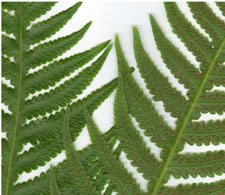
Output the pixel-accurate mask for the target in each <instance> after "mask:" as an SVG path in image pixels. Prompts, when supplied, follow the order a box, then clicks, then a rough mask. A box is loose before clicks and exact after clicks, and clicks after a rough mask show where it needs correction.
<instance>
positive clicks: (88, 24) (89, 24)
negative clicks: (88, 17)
mask: <svg viewBox="0 0 225 195" xmlns="http://www.w3.org/2000/svg"><path fill="white" fill-rule="evenodd" d="M91 24H92V21H90V22H88V23H87V24H86V25H85V26H84V28H87V29H89V27H90V26H91Z"/></svg>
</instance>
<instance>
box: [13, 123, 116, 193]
mask: <svg viewBox="0 0 225 195" xmlns="http://www.w3.org/2000/svg"><path fill="white" fill-rule="evenodd" d="M114 134H115V132H114V128H113V127H112V128H111V129H110V130H108V131H107V132H106V133H105V134H103V137H104V139H105V140H106V141H107V142H108V143H109V145H110V147H111V148H113V147H114V144H115V143H114V144H113V143H112V142H111V139H113V138H114V136H115V135H114ZM77 155H78V158H79V159H80V161H81V163H82V165H83V166H84V168H85V170H86V171H87V175H88V176H89V177H90V179H91V181H93V184H94V185H95V186H96V189H97V190H98V191H102V190H103V188H104V185H105V184H106V182H107V178H106V172H104V171H103V170H101V166H99V160H98V159H97V155H96V153H95V151H94V149H93V145H90V146H88V147H87V148H85V149H83V150H82V151H77ZM54 172H55V175H56V180H57V184H58V186H59V189H60V191H61V193H62V194H68V195H69V194H71V193H72V194H73V193H74V183H73V182H72V181H73V180H72V177H71V169H70V167H68V161H67V160H66V161H64V162H62V163H60V164H59V165H58V166H57V167H55V168H54ZM49 179H50V171H47V173H46V174H44V173H42V174H41V175H40V177H35V178H34V180H29V181H28V182H24V183H22V184H18V185H16V186H15V192H14V193H15V194H16V195H22V194H24V193H25V192H29V193H31V194H32V193H33V194H35V193H36V194H41V193H43V194H48V193H49ZM39 186H40V188H39Z"/></svg>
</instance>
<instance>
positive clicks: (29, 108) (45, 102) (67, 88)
mask: <svg viewBox="0 0 225 195" xmlns="http://www.w3.org/2000/svg"><path fill="white" fill-rule="evenodd" d="M110 50H111V46H109V47H108V48H107V49H106V50H105V51H104V53H103V54H102V55H101V56H100V57H99V58H98V59H97V60H96V61H95V62H94V63H93V64H92V65H91V66H90V67H87V68H85V69H84V70H83V71H82V72H81V73H79V74H78V75H77V76H76V77H74V78H73V79H70V80H68V81H66V82H65V83H64V84H63V85H61V86H59V87H58V88H56V89H54V90H51V91H50V92H49V93H46V94H44V95H42V96H40V95H39V96H38V97H34V98H32V99H31V100H28V101H27V102H26V104H25V109H24V112H25V113H24V114H25V115H26V116H27V118H31V117H32V116H35V117H38V115H44V114H45V113H46V112H51V111H52V110H58V109H59V106H61V107H65V106H66V105H67V104H68V103H70V101H71V99H72V98H74V99H75V98H76V97H77V95H80V94H81V93H82V91H83V90H84V89H86V88H87V86H88V85H90V83H91V82H92V80H93V78H94V77H95V76H96V75H97V73H98V72H99V70H100V69H101V67H102V65H103V63H104V61H105V60H106V57H107V55H108V53H109V51H110ZM49 102H51V104H49Z"/></svg>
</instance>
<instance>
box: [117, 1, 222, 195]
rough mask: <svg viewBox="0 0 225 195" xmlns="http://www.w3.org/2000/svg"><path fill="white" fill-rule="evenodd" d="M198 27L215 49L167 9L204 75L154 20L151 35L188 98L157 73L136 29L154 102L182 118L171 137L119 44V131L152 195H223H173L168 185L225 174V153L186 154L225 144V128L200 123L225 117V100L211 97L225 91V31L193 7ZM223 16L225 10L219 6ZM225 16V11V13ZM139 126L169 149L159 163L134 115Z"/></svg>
mask: <svg viewBox="0 0 225 195" xmlns="http://www.w3.org/2000/svg"><path fill="white" fill-rule="evenodd" d="M188 5H189V7H190V10H191V12H192V14H193V17H194V18H195V20H196V22H197V23H199V24H200V26H201V28H203V29H204V30H205V32H206V33H207V34H209V36H210V38H211V39H212V41H209V40H208V39H207V38H205V37H204V36H203V35H202V34H201V33H200V32H199V31H198V30H196V29H195V27H194V26H193V25H192V24H191V23H190V22H189V21H188V20H187V19H186V18H185V17H184V15H183V14H182V13H181V12H180V10H179V9H178V7H177V5H176V3H165V9H166V12H167V17H168V20H169V23H170V25H171V27H172V29H173V32H174V33H175V34H176V35H177V36H178V37H179V38H180V39H181V41H182V42H184V44H185V46H186V47H187V49H188V50H189V51H190V52H192V54H193V55H194V56H195V57H196V60H197V61H198V62H199V63H200V69H197V68H196V67H195V66H194V65H193V64H191V62H189V61H188V60H187V59H186V57H185V56H184V55H183V54H182V53H181V52H180V51H179V50H178V49H177V48H176V47H175V46H174V45H173V44H172V43H171V42H170V41H169V40H168V39H167V37H166V36H165V35H164V33H163V32H162V30H161V28H160V27H159V25H158V24H157V22H156V21H155V19H154V18H153V16H150V21H151V25H152V31H153V35H154V39H155V42H156V44H157V48H158V50H159V51H160V52H161V57H162V59H163V61H164V63H165V64H166V66H167V67H168V68H169V69H170V71H171V73H172V74H173V75H174V77H175V78H177V79H178V81H179V82H180V83H181V84H183V85H184V87H185V88H186V89H188V92H187V97H188V100H187V99H185V97H184V96H183V95H182V94H181V93H180V92H179V91H177V90H176V89H175V88H173V87H172V85H171V84H170V83H169V82H168V79H167V78H166V77H165V76H164V75H163V74H162V73H161V72H160V71H159V70H158V69H157V67H156V65H155V64H154V63H153V61H152V60H151V59H150V58H149V56H148V54H147V53H146V51H145V50H144V47H143V45H142V43H141V39H140V35H139V32H138V29H137V28H133V45H134V53H135V58H136V62H137V66H138V69H139V71H140V73H141V76H142V78H143V79H144V81H145V83H146V86H147V88H148V90H149V92H150V93H151V94H152V95H153V99H154V100H155V101H162V102H163V103H164V107H165V110H166V111H167V112H170V114H171V115H172V116H173V117H176V118H177V121H176V129H175V130H172V129H171V128H170V127H169V126H168V125H167V124H166V123H165V121H164V120H163V119H162V118H161V117H160V116H159V115H158V113H157V112H156V110H155V108H154V106H153V105H152V102H151V100H149V99H148V98H147V97H146V96H145V95H144V93H143V92H142V90H141V89H140V87H139V86H138V84H137V83H136V81H135V80H134V78H133V77H132V75H131V73H129V71H128V70H129V66H128V64H127V62H126V59H125V57H124V54H123V51H122V49H121V46H120V43H119V39H118V37H116V53H117V59H118V70H119V74H120V75H121V83H122V84H119V86H118V88H119V89H118V94H117V97H116V99H115V127H116V128H117V132H118V137H119V140H120V141H121V147H122V150H123V151H124V152H125V153H126V154H127V157H128V159H130V160H131V161H132V165H133V166H135V167H137V168H138V171H139V172H141V173H143V177H144V178H145V179H146V180H148V181H149V183H148V194H152V195H156V194H165V195H168V194H171V195H176V194H177V195H178V194H193V195H195V194H198V195H200V194H201V195H205V194H224V193H225V188H224V184H225V180H221V181H218V182H214V183H211V184H198V185H196V184H193V185H185V186H178V187H176V188H172V187H166V186H165V185H164V184H165V183H167V181H168V179H169V177H170V176H171V175H173V176H174V177H175V178H180V177H184V178H188V177H189V175H191V176H193V177H197V176H198V175H200V176H201V177H206V176H210V177H212V176H214V175H215V174H218V175H220V174H222V173H224V172H225V169H224V167H225V153H224V151H219V152H207V153H201V154H180V153H179V152H180V151H182V149H183V148H184V144H185V143H189V144H194V143H196V144H197V145H202V144H209V143H210V142H212V143H214V144H219V143H220V142H223V143H224V136H225V133H224V130H225V129H224V127H225V126H224V120H223V121H215V122H214V121H209V122H207V123H203V122H197V121H193V120H196V119H199V117H200V114H201V113H207V112H210V113H219V114H221V113H223V112H224V111H225V104H224V103H225V93H224V92H219V91H210V90H211V89H212V87H213V85H216V86H218V85H223V86H224V84H225V82H224V81H225V66H224V62H225V23H224V21H222V20H221V19H220V18H218V17H217V16H216V15H215V14H214V13H213V11H212V10H211V9H210V8H209V7H208V5H207V4H206V3H188ZM218 6H219V7H220V9H223V8H224V3H219V4H218ZM222 11H224V10H222ZM128 113H129V114H131V115H132V116H133V117H134V118H135V119H136V120H137V122H138V123H139V126H140V128H141V129H143V130H144V131H145V132H144V134H145V135H146V136H148V137H151V138H149V139H151V141H153V142H155V143H156V145H157V146H158V147H160V148H161V149H162V151H161V154H160V157H161V161H158V160H157V159H156V158H155V157H154V156H153V155H151V154H150V152H149V151H148V150H147V149H146V145H145V144H144V142H143V140H141V138H140V135H139V133H138V132H137V130H136V129H135V127H134V126H133V124H132V122H131V119H130V117H129V114H128Z"/></svg>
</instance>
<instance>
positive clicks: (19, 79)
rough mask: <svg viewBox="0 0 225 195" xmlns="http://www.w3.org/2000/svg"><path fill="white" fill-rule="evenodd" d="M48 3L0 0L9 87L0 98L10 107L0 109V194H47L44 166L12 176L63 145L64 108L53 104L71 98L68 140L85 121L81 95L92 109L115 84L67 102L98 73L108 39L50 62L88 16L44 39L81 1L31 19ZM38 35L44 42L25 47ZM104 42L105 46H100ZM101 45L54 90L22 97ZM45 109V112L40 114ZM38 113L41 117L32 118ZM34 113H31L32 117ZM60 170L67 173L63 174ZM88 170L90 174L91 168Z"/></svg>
mask: <svg viewBox="0 0 225 195" xmlns="http://www.w3.org/2000/svg"><path fill="white" fill-rule="evenodd" d="M54 4H55V3H54V2H42V3H41V2H32V3H26V2H18V3H17V2H15V3H11V2H10V3H9V2H3V3H2V9H3V15H2V16H3V17H4V18H3V23H2V25H3V28H2V29H4V31H5V33H4V34H3V35H2V54H3V56H2V63H3V65H2V66H3V68H2V72H3V75H4V77H5V78H6V79H9V80H10V82H11V84H12V85H13V88H8V87H7V86H5V85H4V84H3V85H2V86H3V87H2V89H3V98H2V101H3V103H4V104H5V105H7V106H8V108H9V110H10V112H11V113H12V114H8V113H3V114H2V122H3V132H6V133H7V134H6V136H7V139H6V140H4V141H3V150H4V152H3V153H4V155H3V156H2V158H3V159H2V162H3V163H2V165H3V168H2V170H3V174H2V194H4V195H8V194H27V193H29V194H49V193H50V189H49V181H50V174H49V172H48V173H47V174H42V176H40V178H36V179H35V181H34V182H32V181H28V182H23V184H16V181H17V178H18V176H19V174H21V173H23V172H24V171H25V172H30V171H31V170H32V169H37V168H38V166H43V165H45V163H46V162H47V161H50V159H51V157H55V156H56V155H57V154H58V153H60V152H61V151H62V150H63V149H64V144H63V139H62V137H63V132H62V129H63V126H62V124H63V123H62V122H63V115H64V113H63V112H64V111H63V109H62V110H60V109H59V108H60V106H61V107H63V108H65V107H67V106H68V104H72V105H71V117H70V130H71V137H72V141H74V140H75V139H76V137H77V136H78V135H79V133H80V132H81V130H82V128H83V127H84V126H85V123H86V122H85V118H84V115H83V111H82V102H83V101H85V102H86V104H87V107H88V109H89V110H90V112H91V113H93V112H94V110H96V109H97V107H98V106H99V105H100V104H101V103H102V102H103V101H104V100H105V99H106V98H107V97H108V96H109V95H110V94H111V93H112V91H113V90H114V89H115V87H116V85H117V81H116V79H115V80H113V81H111V82H109V83H108V84H106V85H105V86H103V87H101V88H99V89H98V90H96V91H94V92H92V93H91V94H90V95H89V96H87V97H86V98H84V99H81V100H78V101H77V102H75V103H71V101H72V99H74V98H76V97H77V95H79V94H81V93H82V91H83V90H84V89H86V88H87V87H88V86H89V85H90V84H91V82H92V80H93V78H94V77H95V76H96V75H97V74H98V72H99V70H100V69H101V67H102V65H103V64H104V61H105V60H106V57H107V55H108V53H109V52H110V50H111V45H110V46H108V45H109V42H110V41H106V42H104V43H102V44H100V45H97V46H95V47H92V48H91V49H89V50H87V51H85V52H83V53H79V54H75V55H74V56H71V57H69V58H67V59H61V60H59V61H57V62H56V58H57V57H59V56H61V55H62V54H63V53H64V52H66V51H67V50H69V49H70V48H71V47H73V46H74V45H76V44H77V43H78V41H80V40H81V39H82V37H83V36H84V35H85V33H86V31H87V30H88V28H89V26H90V24H91V22H89V23H88V24H86V25H85V26H84V27H83V28H82V29H81V30H78V31H77V32H74V33H72V34H70V35H68V36H65V37H60V38H58V39H55V40H53V41H48V40H47V38H49V37H51V36H52V35H54V34H55V33H56V32H57V31H59V30H60V29H61V28H62V27H63V26H64V25H65V24H66V23H67V21H69V20H70V18H71V17H72V16H73V14H74V13H75V12H76V11H77V9H78V8H79V6H80V5H81V3H77V4H75V5H74V6H73V7H71V8H69V9H67V10H65V11H63V12H61V13H59V14H57V15H55V16H52V17H51V18H50V19H48V20H45V21H43V22H39V23H36V24H32V22H34V20H36V19H37V18H39V17H40V16H41V15H43V14H45V13H46V12H47V11H49V10H50V9H51V8H52V6H53V5H54ZM9 12H12V13H13V14H11V13H9ZM30 26H31V28H30ZM29 28H30V29H29ZM9 33H12V35H13V36H9V35H8V34H9ZM11 37H13V38H11ZM40 41H44V42H43V43H40V44H38V45H37V46H35V47H34V48H33V49H30V48H32V47H31V46H32V44H34V43H39V42H40ZM107 46H108V48H106V47H107ZM103 50H104V51H103ZM102 51H103V53H102V55H100V57H98V59H97V60H96V61H95V62H94V63H93V64H92V65H91V66H89V67H87V68H85V69H84V70H83V71H82V72H81V73H80V74H79V75H78V76H75V77H74V78H72V79H70V80H67V81H66V82H65V83H63V84H61V85H60V86H59V87H56V89H55V90H50V92H49V93H48V94H45V95H43V96H38V97H32V98H31V99H30V100H29V99H27V97H28V95H30V93H32V92H36V91H41V90H43V89H49V88H50V86H54V85H55V84H56V82H59V81H61V79H63V78H65V77H66V76H68V75H70V74H72V73H73V72H74V71H75V70H76V69H78V68H80V67H82V66H83V65H85V64H87V63H88V62H89V61H90V60H92V59H93V58H94V57H95V56H97V55H99V54H100V52H102ZM51 61H54V62H51ZM46 62H50V63H51V64H50V65H49V66H46V67H44V68H43V69H42V70H39V71H37V72H34V73H32V74H30V73H29V70H30V69H31V68H36V67H38V68H41V66H40V65H43V63H46ZM64 65H65V66H64ZM39 66H40V67H39ZM40 76H42V78H40ZM53 111H56V114H55V115H53V114H52V112H53ZM46 114H49V115H50V116H48V117H46ZM40 116H41V118H38V117H40ZM34 117H37V118H36V120H34V121H33V118H34ZM29 119H32V120H31V122H28V120H29ZM28 142H30V143H31V144H32V145H33V147H32V148H31V149H30V150H29V151H26V152H24V153H22V154H19V152H20V151H22V148H23V145H25V144H27V143H28ZM93 166H94V165H93ZM85 169H86V168H85ZM96 170H97V169H96ZM63 171H64V170H63V169H62V170H61V172H60V174H61V175H64V176H63V177H62V180H63V181H64V183H63V182H62V183H63V185H64V184H65V185H66V184H67V183H68V177H67V175H68V172H67V171H65V173H64V172H63ZM57 174H58V173H57V168H56V178H57V183H59V188H60V191H61V189H63V190H62V191H61V192H62V194H64V190H65V186H62V185H61V183H60V182H61V179H60V175H59V176H58V175H57ZM65 174H67V175H66V176H65ZM93 175H95V176H96V174H94V173H93ZM58 178H59V179H58ZM69 179H71V178H69ZM97 181H98V185H96V186H98V190H99V189H103V186H104V183H106V180H105V177H104V176H102V174H101V176H99V177H98V180H97ZM101 181H102V182H101ZM39 188H40V189H39ZM26 190H28V191H26Z"/></svg>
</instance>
